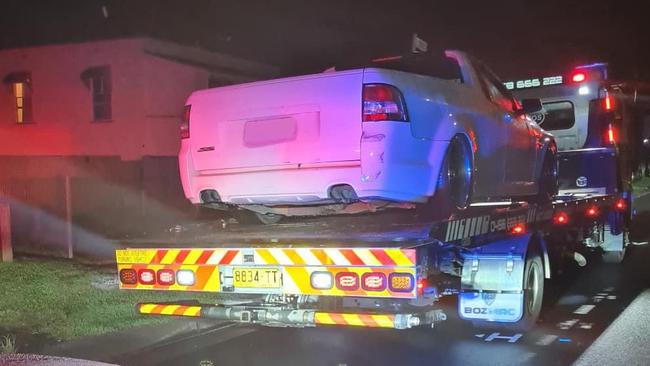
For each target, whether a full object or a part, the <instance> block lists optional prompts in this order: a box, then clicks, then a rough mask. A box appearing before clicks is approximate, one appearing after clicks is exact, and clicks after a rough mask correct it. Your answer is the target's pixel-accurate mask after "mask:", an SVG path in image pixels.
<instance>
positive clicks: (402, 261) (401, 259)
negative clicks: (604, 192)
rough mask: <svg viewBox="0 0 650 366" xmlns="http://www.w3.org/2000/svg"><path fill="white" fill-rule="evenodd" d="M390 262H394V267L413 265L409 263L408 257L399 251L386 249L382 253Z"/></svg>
mask: <svg viewBox="0 0 650 366" xmlns="http://www.w3.org/2000/svg"><path fill="white" fill-rule="evenodd" d="M384 252H385V253H386V254H387V255H388V256H389V257H390V258H391V259H392V260H393V262H395V264H396V265H398V266H412V265H413V263H412V262H411V260H410V259H408V257H406V256H405V255H404V253H402V250H401V249H386V250H385V251H384Z"/></svg>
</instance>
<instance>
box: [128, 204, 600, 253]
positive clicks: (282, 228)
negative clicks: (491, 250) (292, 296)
mask: <svg viewBox="0 0 650 366" xmlns="http://www.w3.org/2000/svg"><path fill="white" fill-rule="evenodd" d="M611 198H612V196H608V195H591V194H590V195H573V196H562V197H557V198H556V200H555V201H554V202H552V203H548V204H542V205H535V204H530V205H529V204H526V203H520V202H517V203H510V204H503V205H486V206H480V207H470V208H468V209H467V210H465V211H463V212H462V213H460V214H458V215H456V216H454V217H450V218H449V219H445V220H440V221H436V222H425V221H422V220H421V219H419V218H418V216H417V214H416V213H415V212H413V211H404V210H393V211H385V212H379V213H374V214H366V215H340V216H329V217H317V218H297V219H287V220H286V222H285V223H281V224H274V225H240V224H227V225H225V227H223V226H222V225H221V223H220V222H202V223H193V224H191V225H187V227H184V228H183V229H182V230H181V231H180V232H178V233H169V234H168V235H165V236H164V237H154V238H146V239H145V238H138V239H130V240H122V241H120V245H121V246H122V247H133V248H137V247H150V246H156V247H160V246H164V247H167V248H174V247H185V248H205V247H258V246H259V247H261V246H269V245H280V246H285V247H300V246H310V247H328V246H338V247H342V246H345V247H350V248H354V247H396V246H401V247H414V246H418V245H421V244H426V243H430V242H432V241H434V240H440V241H443V242H453V241H459V240H467V239H469V238H471V237H477V236H484V235H485V234H494V233H498V232H505V231H509V230H510V229H511V228H512V227H513V226H514V225H516V224H524V225H536V224H540V223H543V222H547V221H549V220H550V219H551V217H552V215H553V212H554V211H555V210H556V209H563V210H566V209H569V210H575V209H577V208H579V207H582V206H584V205H586V204H591V203H595V202H599V201H600V202H602V201H604V200H608V199H611Z"/></svg>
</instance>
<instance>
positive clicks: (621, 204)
mask: <svg viewBox="0 0 650 366" xmlns="http://www.w3.org/2000/svg"><path fill="white" fill-rule="evenodd" d="M626 207H627V204H626V203H625V199H623V198H619V199H618V201H616V203H615V204H614V208H616V209H617V210H619V211H623V210H625V208H626Z"/></svg>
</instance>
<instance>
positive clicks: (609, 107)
mask: <svg viewBox="0 0 650 366" xmlns="http://www.w3.org/2000/svg"><path fill="white" fill-rule="evenodd" d="M612 108H614V103H612V98H611V97H610V96H609V95H607V96H606V97H605V110H606V111H611V110H612Z"/></svg>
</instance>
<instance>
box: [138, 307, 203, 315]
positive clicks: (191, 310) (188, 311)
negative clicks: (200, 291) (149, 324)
mask: <svg viewBox="0 0 650 366" xmlns="http://www.w3.org/2000/svg"><path fill="white" fill-rule="evenodd" d="M138 311H139V312H140V314H150V315H177V316H191V317H197V316H200V315H201V307H200V306H185V305H173V304H169V305H167V304H141V305H140V307H139V309H138Z"/></svg>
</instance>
